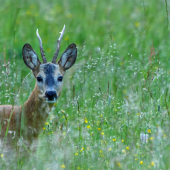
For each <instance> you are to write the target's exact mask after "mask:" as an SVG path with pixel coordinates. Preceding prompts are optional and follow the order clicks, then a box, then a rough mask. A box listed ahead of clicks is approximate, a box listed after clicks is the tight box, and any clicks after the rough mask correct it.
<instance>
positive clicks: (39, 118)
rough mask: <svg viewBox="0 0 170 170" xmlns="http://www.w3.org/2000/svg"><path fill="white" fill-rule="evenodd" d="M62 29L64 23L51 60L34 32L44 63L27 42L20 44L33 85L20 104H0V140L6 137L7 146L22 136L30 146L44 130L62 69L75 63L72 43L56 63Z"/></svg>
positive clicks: (75, 51) (57, 90)
mask: <svg viewBox="0 0 170 170" xmlns="http://www.w3.org/2000/svg"><path fill="white" fill-rule="evenodd" d="M64 30H65V25H64V27H63V30H62V32H61V35H60V37H59V39H58V44H57V50H56V52H55V54H54V57H53V59H52V62H47V59H46V58H45V54H44V51H43V47H42V41H41V38H40V36H39V34H38V29H37V32H36V34H37V37H38V39H39V43H40V52H41V56H42V59H43V63H41V62H40V60H39V59H38V56H37V54H36V53H35V51H34V50H33V48H32V47H31V45H30V44H25V45H24V46H23V49H22V55H23V60H24V63H25V64H26V66H27V67H28V68H30V69H31V70H32V73H33V75H34V77H35V79H36V84H35V88H34V90H33V91H32V94H31V95H30V97H29V98H28V100H27V101H26V102H25V103H24V104H23V105H21V106H18V105H15V106H12V105H0V139H1V140H3V139H6V140H7V143H9V146H12V145H13V141H15V142H16V143H17V142H18V141H19V139H23V140H24V141H26V143H27V147H28V148H29V147H30V145H31V143H32V142H33V140H34V139H35V138H36V137H38V135H39V133H40V131H41V130H42V129H43V126H44V124H45V121H46V119H47V117H48V115H49V112H50V110H51V108H52V107H53V105H54V103H55V102H56V100H57V99H58V98H59V96H60V94H61V91H62V85H63V76H64V74H65V71H66V70H67V69H69V68H70V67H71V66H72V65H73V64H74V63H75V61H76V57H77V48H76V45H75V44H74V43H73V44H70V45H69V46H68V47H67V49H66V50H65V51H64V53H63V54H62V56H61V58H60V60H59V61H58V62H57V63H56V60H57V56H58V53H59V49H60V42H61V39H62V37H63V34H64ZM4 137H6V138H4Z"/></svg>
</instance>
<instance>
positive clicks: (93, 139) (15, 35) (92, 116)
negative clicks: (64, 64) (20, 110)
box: [0, 0, 170, 170]
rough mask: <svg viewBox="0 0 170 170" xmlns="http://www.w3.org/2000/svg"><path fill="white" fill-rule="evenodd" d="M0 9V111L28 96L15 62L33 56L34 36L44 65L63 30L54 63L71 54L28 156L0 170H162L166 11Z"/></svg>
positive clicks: (81, 5) (38, 4) (110, 6)
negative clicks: (26, 51) (27, 49)
mask: <svg viewBox="0 0 170 170" xmlns="http://www.w3.org/2000/svg"><path fill="white" fill-rule="evenodd" d="M0 4H1V5H0V104H22V103H24V101H26V99H27V98H28V97H29V95H30V93H31V91H32V89H33V88H34V85H35V80H34V78H33V76H31V72H30V71H29V69H28V68H27V67H26V66H25V64H24V62H23V60H22V53H21V52H22V47H23V45H24V44H25V43H30V44H31V45H32V47H33V48H34V50H35V51H36V52H37V53H38V54H39V56H40V53H39V42H38V39H37V37H36V29H37V28H38V29H39V34H40V36H41V38H42V41H43V48H44V50H45V54H46V57H47V60H48V61H51V60H52V57H53V54H54V52H55V49H56V40H57V38H58V37H59V32H60V31H61V30H62V28H63V25H64V24H65V26H66V30H65V34H64V37H63V40H62V43H61V49H60V54H59V55H60V56H61V54H62V52H63V51H64V50H65V49H66V47H67V46H68V45H69V44H71V43H75V44H76V45H77V47H78V58H77V61H76V64H75V66H74V67H73V68H71V69H70V70H69V71H68V72H67V73H66V76H65V77H64V88H63V91H62V95H61V97H60V99H59V100H58V102H57V105H56V107H55V108H54V110H53V111H52V113H51V114H50V116H49V119H48V120H47V122H46V124H45V125H44V128H43V129H42V133H41V135H40V137H39V145H38V148H37V151H36V153H35V154H31V156H30V158H27V159H26V160H22V159H19V158H15V157H12V155H11V159H10V160H9V159H7V158H6V157H5V156H4V154H3V153H1V150H0V168H1V169H34V168H35V169H44V170H48V169H49V170H52V169H68V170H71V169H75V170H77V169H80V170H96V169H130V170H131V169H169V168H170V162H169V160H170V136H169V130H170V122H169V120H170V111H169V109H170V103H169V101H170V100H169V83H170V78H169V73H170V68H169V65H170V60H169V53H170V42H169V41H170V40H169V38H170V32H169V30H170V29H169V26H170V24H169V16H170V11H169V10H170V2H169V1H167V0H150V1H146V0H142V1H141V0H131V1H123V0H106V1H103V0H92V1H84V0H79V1H78V0H77V1H76V0H72V1H69V0H63V1H59V0H52V1H47V0H41V1H35V0H34V1H33V0H29V1H20V0H14V1H11V0H6V1H2V0H1V1H0ZM40 60H41V58H40ZM26 76H27V77H26ZM37 123H38V122H37Z"/></svg>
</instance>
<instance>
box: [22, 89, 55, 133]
mask: <svg viewBox="0 0 170 170" xmlns="http://www.w3.org/2000/svg"><path fill="white" fill-rule="evenodd" d="M39 95H40V92H39V91H38V88H37V86H35V88H34V90H33V92H32V93H31V95H30V97H29V98H28V100H27V101H26V102H25V103H24V109H23V110H24V117H25V118H24V120H25V121H26V122H25V123H26V124H27V126H28V128H32V129H34V131H37V132H39V131H40V130H41V129H43V126H44V124H45V121H46V119H47V117H48V115H49V113H50V111H51V108H52V105H51V104H49V103H47V102H46V101H45V100H43V99H42V98H41V97H39Z"/></svg>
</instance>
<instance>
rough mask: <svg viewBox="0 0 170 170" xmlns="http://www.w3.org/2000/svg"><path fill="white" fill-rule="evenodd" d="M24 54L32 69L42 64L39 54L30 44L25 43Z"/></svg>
mask: <svg viewBox="0 0 170 170" xmlns="http://www.w3.org/2000/svg"><path fill="white" fill-rule="evenodd" d="M22 55H23V60H24V63H25V65H26V66H27V67H28V68H30V69H31V70H35V68H37V66H39V65H40V64H41V62H40V60H39V59H38V56H37V54H36V53H35V51H34V50H33V48H32V47H31V45H30V44H25V45H24V46H23V49H22Z"/></svg>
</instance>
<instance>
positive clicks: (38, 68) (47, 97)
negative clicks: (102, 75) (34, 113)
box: [22, 26, 77, 103]
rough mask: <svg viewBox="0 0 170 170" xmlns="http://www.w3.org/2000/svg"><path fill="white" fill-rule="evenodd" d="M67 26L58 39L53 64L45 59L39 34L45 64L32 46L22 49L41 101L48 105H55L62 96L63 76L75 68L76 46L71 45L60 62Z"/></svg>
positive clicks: (25, 46) (26, 45) (28, 45)
mask: <svg viewBox="0 0 170 170" xmlns="http://www.w3.org/2000/svg"><path fill="white" fill-rule="evenodd" d="M64 30H65V26H64V27H63V30H62V31H61V35H60V37H59V39H58V45H57V50H56V52H55V54H54V57H53V59H52V62H47V59H46V57H45V54H44V51H43V47H42V41H41V38H40V36H39V34H38V29H37V37H38V39H39V43H40V52H41V56H42V59H43V63H41V62H40V60H39V58H38V56H37V54H36V53H35V51H34V50H33V48H32V47H31V45H30V44H25V45H24V46H23V49H22V55H23V60H24V63H25V64H26V66H27V67H28V68H30V69H31V70H32V72H33V75H34V77H35V78H36V80H37V82H36V87H37V90H38V98H39V100H43V101H45V102H47V103H55V102H56V100H57V99H58V97H59V96H60V94H61V90H62V85H63V76H64V73H65V71H66V70H67V69H69V68H70V67H72V66H73V64H74V63H75V61H76V57H77V48H76V45H75V44H70V45H69V46H68V47H67V49H66V50H65V51H64V53H63V54H62V55H61V58H60V60H59V61H58V62H56V60H57V56H58V53H59V50H60V42H61V39H62V37H63V34H64Z"/></svg>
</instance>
